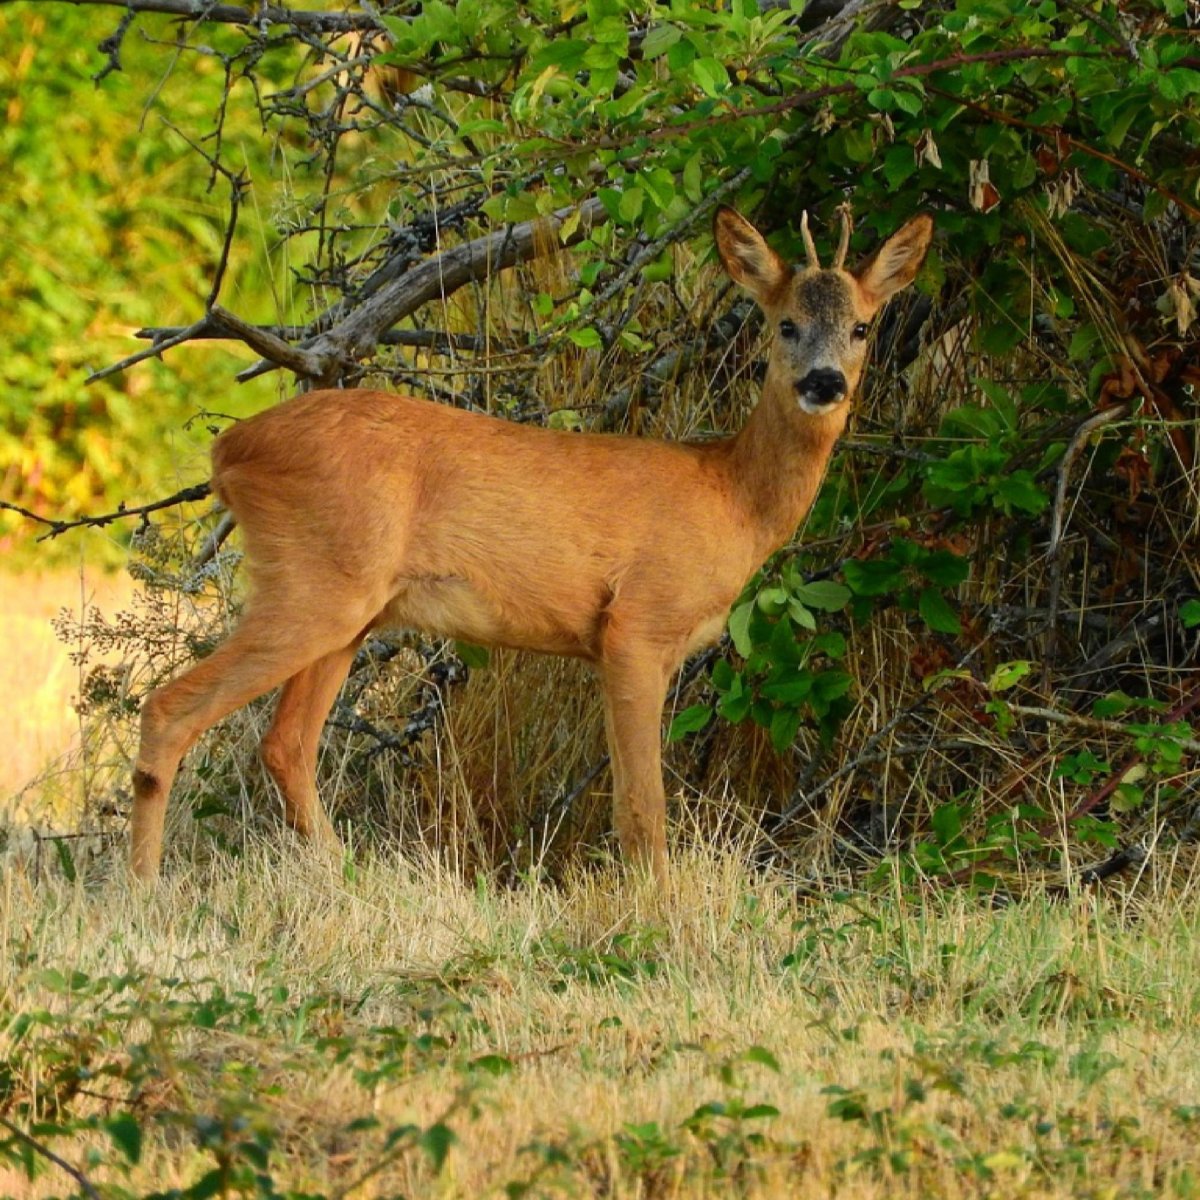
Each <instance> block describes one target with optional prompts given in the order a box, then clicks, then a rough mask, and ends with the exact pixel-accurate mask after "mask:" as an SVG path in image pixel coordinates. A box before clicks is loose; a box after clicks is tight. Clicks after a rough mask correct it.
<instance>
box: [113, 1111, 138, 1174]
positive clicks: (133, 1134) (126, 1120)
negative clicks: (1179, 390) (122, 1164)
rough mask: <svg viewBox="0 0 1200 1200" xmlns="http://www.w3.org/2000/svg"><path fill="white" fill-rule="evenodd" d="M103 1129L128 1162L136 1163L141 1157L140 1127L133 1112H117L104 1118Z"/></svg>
mask: <svg viewBox="0 0 1200 1200" xmlns="http://www.w3.org/2000/svg"><path fill="white" fill-rule="evenodd" d="M104 1131H105V1132H106V1133H107V1134H108V1136H109V1137H110V1138H112V1140H113V1144H114V1145H115V1146H116V1147H117V1149H118V1150H120V1151H121V1153H122V1154H123V1155H125V1158H126V1160H127V1161H128V1162H131V1163H136V1162H138V1161H140V1159H141V1157H142V1127H141V1126H140V1125H139V1124H138V1120H137V1118H136V1117H135V1116H134V1115H133V1113H128V1112H118V1113H113V1115H112V1116H111V1117H106V1118H105V1119H104Z"/></svg>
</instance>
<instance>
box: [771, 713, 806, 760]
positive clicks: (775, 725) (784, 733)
mask: <svg viewBox="0 0 1200 1200" xmlns="http://www.w3.org/2000/svg"><path fill="white" fill-rule="evenodd" d="M802 719H803V718H802V714H801V712H800V710H799V709H798V708H779V709H776V710H775V712H774V714H773V715H772V717H771V745H772V746H774V747H775V751H776V753H777V754H782V753H783V752H784V751H785V750H786V749H787V748H788V747H789V746H790V745H791V744H792V742H794V741H795V740H796V733H797V731H798V730H799V728H800V722H801V720H802Z"/></svg>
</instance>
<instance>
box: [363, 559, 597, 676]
mask: <svg viewBox="0 0 1200 1200" xmlns="http://www.w3.org/2000/svg"><path fill="white" fill-rule="evenodd" d="M377 624H379V625H391V626H399V627H403V628H407V629H420V630H421V631H423V632H425V633H432V634H437V635H439V636H441V637H452V638H459V639H460V640H462V641H464V642H474V643H476V644H478V645H483V646H508V647H511V648H512V649H515V650H540V651H542V652H544V653H547V654H567V655H574V656H583V657H588V656H589V655H590V653H591V646H590V639H588V638H587V637H586V635H585V632H584V631H583V630H579V631H576V630H574V629H572V628H570V627H569V626H568V625H567V624H566V623H565V622H564V621H562V620H561V618H560V619H555V616H554V615H553V614H551V613H549V612H546V611H544V610H543V609H542V607H541V606H540V605H538V604H537V602H536V600H532V599H527V601H526V603H524V604H522V605H520V606H513V607H511V608H509V607H507V606H505V605H503V604H501V603H499V602H497V601H496V600H495V599H494V598H493V597H491V596H489V595H487V594H486V593H485V592H483V591H482V590H481V589H480V588H478V587H476V586H474V585H473V584H472V583H471V582H470V581H469V580H467V579H463V578H462V577H461V576H457V575H446V576H422V577H420V578H415V579H406V580H404V581H403V582H402V584H401V586H400V590H399V591H398V592H397V593H396V594H395V595H394V596H393V598H392V600H391V601H390V602H389V603H388V605H387V607H386V608H385V609H384V611H383V612H382V613H381V614H380V619H379V621H378V622H377Z"/></svg>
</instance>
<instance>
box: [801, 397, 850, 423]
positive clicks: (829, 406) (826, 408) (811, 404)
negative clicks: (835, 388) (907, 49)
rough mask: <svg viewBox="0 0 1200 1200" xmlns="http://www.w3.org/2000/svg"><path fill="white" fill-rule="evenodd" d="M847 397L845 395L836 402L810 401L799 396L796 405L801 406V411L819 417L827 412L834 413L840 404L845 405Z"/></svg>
mask: <svg viewBox="0 0 1200 1200" xmlns="http://www.w3.org/2000/svg"><path fill="white" fill-rule="evenodd" d="M845 402H846V395H845V393H843V394H842V395H840V396H839V397H838V398H837V399H836V400H825V401H821V400H809V399H808V397H806V396H798V397H797V399H796V403H797V404H799V405H800V411H801V412H806V413H808V414H809V415H810V416H813V417H819V416H822V415H824V414H825V413H827V412H832V411H833V410H834V409H835V408H837V406H838V405H839V404H845Z"/></svg>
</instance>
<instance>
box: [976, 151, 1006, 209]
mask: <svg viewBox="0 0 1200 1200" xmlns="http://www.w3.org/2000/svg"><path fill="white" fill-rule="evenodd" d="M970 182H971V187H970V197H971V207H972V208H974V209H976V210H977V211H978V212H981V213H987V212H991V211H992V209H993V208H995V207H996V205H997V204H999V203H1000V191H999V189H998V188H997V187H996V185H995V184H994V183H992V180H991V176H990V171H989V169H988V163H987V159H986V158H975V159H972V160H971V177H970Z"/></svg>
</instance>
